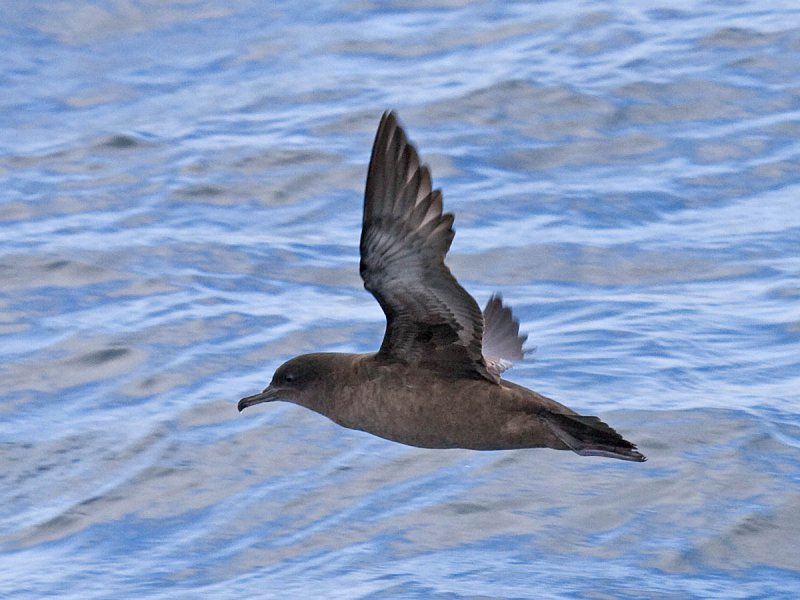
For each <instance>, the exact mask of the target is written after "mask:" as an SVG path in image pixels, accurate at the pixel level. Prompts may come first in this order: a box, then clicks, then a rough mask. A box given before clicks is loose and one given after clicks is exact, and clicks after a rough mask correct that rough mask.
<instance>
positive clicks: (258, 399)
mask: <svg viewBox="0 0 800 600" xmlns="http://www.w3.org/2000/svg"><path fill="white" fill-rule="evenodd" d="M279 395H280V390H276V389H275V388H273V387H272V386H268V387H267V389H265V390H264V391H263V392H261V393H260V394H253V395H252V396H248V397H247V398H242V399H241V400H239V412H242V411H243V410H244V409H245V408H247V407H248V406H253V405H254V404H261V403H262V402H272V401H273V400H278V396H279Z"/></svg>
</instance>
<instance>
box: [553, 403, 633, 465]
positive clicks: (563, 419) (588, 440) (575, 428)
mask: <svg viewBox="0 0 800 600" xmlns="http://www.w3.org/2000/svg"><path fill="white" fill-rule="evenodd" d="M548 417H552V418H548V419H547V422H548V423H549V425H550V427H551V428H552V430H553V433H555V434H556V436H558V438H559V439H560V440H561V441H562V442H564V443H565V444H566V445H567V446H569V449H570V450H572V451H573V452H575V453H576V454H580V455H581V456H606V457H609V458H619V459H622V460H632V461H636V462H644V461H645V460H647V458H645V456H644V455H643V454H641V453H640V452H638V451H637V450H636V445H635V444H632V443H630V442H629V441H628V440H626V439H625V438H623V437H622V436H621V435H620V434H618V433H617V432H616V431H614V430H613V429H612V428H611V427H609V426H608V425H606V424H605V423H603V422H602V421H601V420H600V419H598V418H597V417H584V416H581V415H566V414H563V413H551V414H550V415H548Z"/></svg>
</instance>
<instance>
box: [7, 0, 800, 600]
mask: <svg viewBox="0 0 800 600" xmlns="http://www.w3.org/2000/svg"><path fill="white" fill-rule="evenodd" d="M310 6H311V5H303V3H292V2H286V3H276V2H272V3H259V2H242V1H236V2H218V3H214V2H204V1H198V2H188V3H187V2H165V3H145V2H132V1H130V0H121V1H114V2H110V1H109V2H104V1H97V2H86V1H75V2H26V3H17V4H15V5H12V4H8V5H7V6H6V7H5V8H4V9H3V18H2V20H1V21H0V35H2V39H3V41H4V44H3V52H2V54H1V55H0V86H1V87H2V90H3V93H2V94H0V189H1V190H2V193H0V282H1V283H0V335H1V336H2V337H1V338H0V339H1V340H2V343H0V381H1V382H2V389H3V394H2V402H1V403H0V464H1V465H2V469H0V597H4V598H6V597H8V598H41V597H54V596H57V597H59V598H80V599H87V598H187V599H188V598H200V597H204V598H254V597H275V598H287V597H297V598H301V597H302V598H306V597H320V598H323V597H324V598H385V597H402V598H443V599H444V598H448V599H449V598H479V597H481V598H482V597H491V598H496V597H504V598H587V599H590V598H591V599H606V598H670V599H671V598H675V599H678V598H681V599H682V598H711V597H713V598H795V597H798V594H800V552H798V550H797V548H798V542H797V540H798V539H800V420H799V419H798V413H799V412H800V246H799V244H798V242H800V141H799V140H800V68H798V65H800V8H798V7H797V5H796V3H790V2H755V1H753V0H743V1H741V2H735V3H729V2H682V1H680V0H677V1H672V2H670V3H667V4H660V5H659V4H653V3H639V2H602V1H601V2H588V1H583V2H551V3H535V4H533V3H531V4H528V3H479V2H464V3H461V2H436V1H431V2H426V1H422V2H396V3H386V4H384V3H369V2H327V3H324V4H323V5H322V6H314V7H313V8H311V7H310ZM386 108H395V109H397V110H398V112H399V115H400V118H401V120H402V121H403V123H404V124H405V126H406V127H407V130H408V132H409V135H410V136H411V138H412V139H413V140H414V141H415V143H417V144H418V146H419V149H420V151H421V154H422V156H423V158H424V160H426V161H427V162H428V163H429V164H430V165H431V167H432V170H433V175H434V183H435V184H436V185H438V186H442V188H443V189H444V195H445V206H446V208H447V209H448V210H450V211H453V212H454V213H455V214H456V229H457V235H456V238H455V241H454V244H453V248H452V250H451V253H450V256H449V258H448V263H449V264H450V266H451V268H452V270H453V271H454V273H455V274H456V275H457V276H458V277H459V278H460V280H461V282H462V283H463V284H464V285H465V287H467V289H469V290H470V292H471V293H472V294H473V295H474V296H475V297H476V299H477V300H478V302H479V303H481V304H482V303H483V302H485V300H486V299H487V298H488V297H489V296H490V294H491V293H492V292H493V291H500V292H502V293H503V295H504V297H505V299H506V300H507V301H508V303H510V304H511V305H512V306H513V307H514V309H515V312H516V314H517V315H518V316H519V318H520V320H521V322H522V328H523V329H524V330H526V331H527V332H528V333H529V334H530V337H529V342H530V343H531V344H532V345H535V346H536V347H537V350H536V352H535V354H534V355H533V356H532V358H531V359H529V360H528V361H526V362H524V363H522V364H519V365H516V366H515V368H514V369H513V370H512V371H510V372H509V378H510V379H512V380H513V381H517V382H519V383H521V384H524V385H526V386H529V387H532V388H534V389H536V390H538V391H540V392H542V393H545V394H547V395H548V396H551V397H553V398H555V399H557V400H559V401H561V402H563V403H565V404H567V405H569V406H570V407H572V408H574V409H576V410H579V411H581V412H584V413H587V414H597V415H599V416H601V417H602V418H603V419H605V420H606V421H608V422H609V423H611V424H612V425H613V426H614V427H615V428H617V429H618V430H619V431H620V432H622V433H623V434H624V435H625V436H626V437H627V438H628V439H631V440H632V441H634V442H636V443H638V444H639V446H640V448H641V449H642V451H643V452H644V453H645V454H646V455H647V456H648V458H649V460H648V462H647V463H644V464H632V463H624V462H621V461H613V460H607V459H597V458H595V459H592V458H582V457H578V456H576V455H574V454H571V453H566V452H556V451H549V450H525V451H514V452H496V453H476V452H469V451H460V450H452V451H430V450H420V449H414V448H409V447H405V446H401V445H397V444H392V443H390V442H387V441H384V440H380V439H378V438H374V437H371V436H369V435H367V434H364V433H359V432H355V431H349V430H344V429H341V428H339V427H337V426H336V425H334V424H332V423H330V422H329V421H327V420H325V419H324V418H322V417H320V416H318V415H315V414H313V413H310V412H307V411H303V410H302V409H300V408H297V407H294V406H291V405H287V404H280V403H277V404H271V405H266V406H263V407H257V408H254V409H251V410H250V411H247V412H245V413H243V414H241V415H240V414H238V413H237V411H236V401H237V400H238V399H239V398H240V397H241V396H243V395H247V394H251V393H254V392H256V391H258V390H260V389H261V388H262V387H263V386H264V385H265V384H266V382H267V381H268V380H269V378H270V377H271V374H272V371H273V370H274V368H275V367H276V366H277V365H278V364H280V363H281V362H282V361H283V360H285V359H286V358H288V357H290V356H293V355H296V354H298V353H301V352H308V351H312V350H333V351H351V352H365V351H369V350H371V349H375V348H376V347H377V346H378V344H379V343H380V339H381V336H382V331H383V317H382V313H381V312H380V308H379V307H378V305H377V303H376V302H375V301H374V300H373V298H372V297H371V296H370V295H369V294H368V293H367V292H366V291H364V290H363V288H362V287H361V282H360V279H359V278H358V236H359V228H360V220H361V197H362V193H363V191H362V190H363V183H364V177H365V173H366V162H367V160H368V156H369V150H370V145H371V142H372V136H373V135H374V130H375V128H376V126H377V123H378V119H379V117H380V114H381V112H382V111H383V110H384V109H386Z"/></svg>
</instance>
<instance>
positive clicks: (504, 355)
mask: <svg viewBox="0 0 800 600" xmlns="http://www.w3.org/2000/svg"><path fill="white" fill-rule="evenodd" d="M527 339H528V336H527V335H520V333H519V321H517V320H516V319H515V318H514V315H513V314H512V313H511V309H510V308H509V307H507V306H503V298H502V297H501V296H500V295H499V294H496V295H494V296H492V297H491V298H489V301H488V302H487V303H486V307H485V308H484V309H483V358H484V360H485V361H486V366H487V368H488V369H489V372H490V373H492V374H494V375H500V373H502V372H503V371H505V370H506V369H509V368H511V365H512V364H513V363H514V361H515V360H521V359H523V358H525V350H523V348H522V344H524V343H525V340H527Z"/></svg>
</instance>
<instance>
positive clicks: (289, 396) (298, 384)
mask: <svg viewBox="0 0 800 600" xmlns="http://www.w3.org/2000/svg"><path fill="white" fill-rule="evenodd" d="M333 362H334V361H333V360H332V357H331V355H330V354H324V353H317V354H302V355H300V356H296V357H295V358H293V359H291V360H289V361H287V362H285V363H283V364H282V365H281V366H280V367H278V369H277V370H276V371H275V374H274V375H273V376H272V381H271V382H270V384H269V385H268V386H267V387H266V389H264V391H263V392H261V393H260V394H255V395H253V396H247V397H246V398H242V399H241V400H239V411H240V412H241V411H243V410H244V409H245V408H247V407H248V406H253V405H254V404H261V403H262V402H272V401H273V400H284V401H286V402H292V403H294V404H299V405H300V406H304V407H306V408H309V409H311V410H314V411H317V412H324V406H322V403H323V402H324V400H325V394H324V387H325V385H326V384H328V383H330V382H331V379H332V374H333V367H334V364H333Z"/></svg>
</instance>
